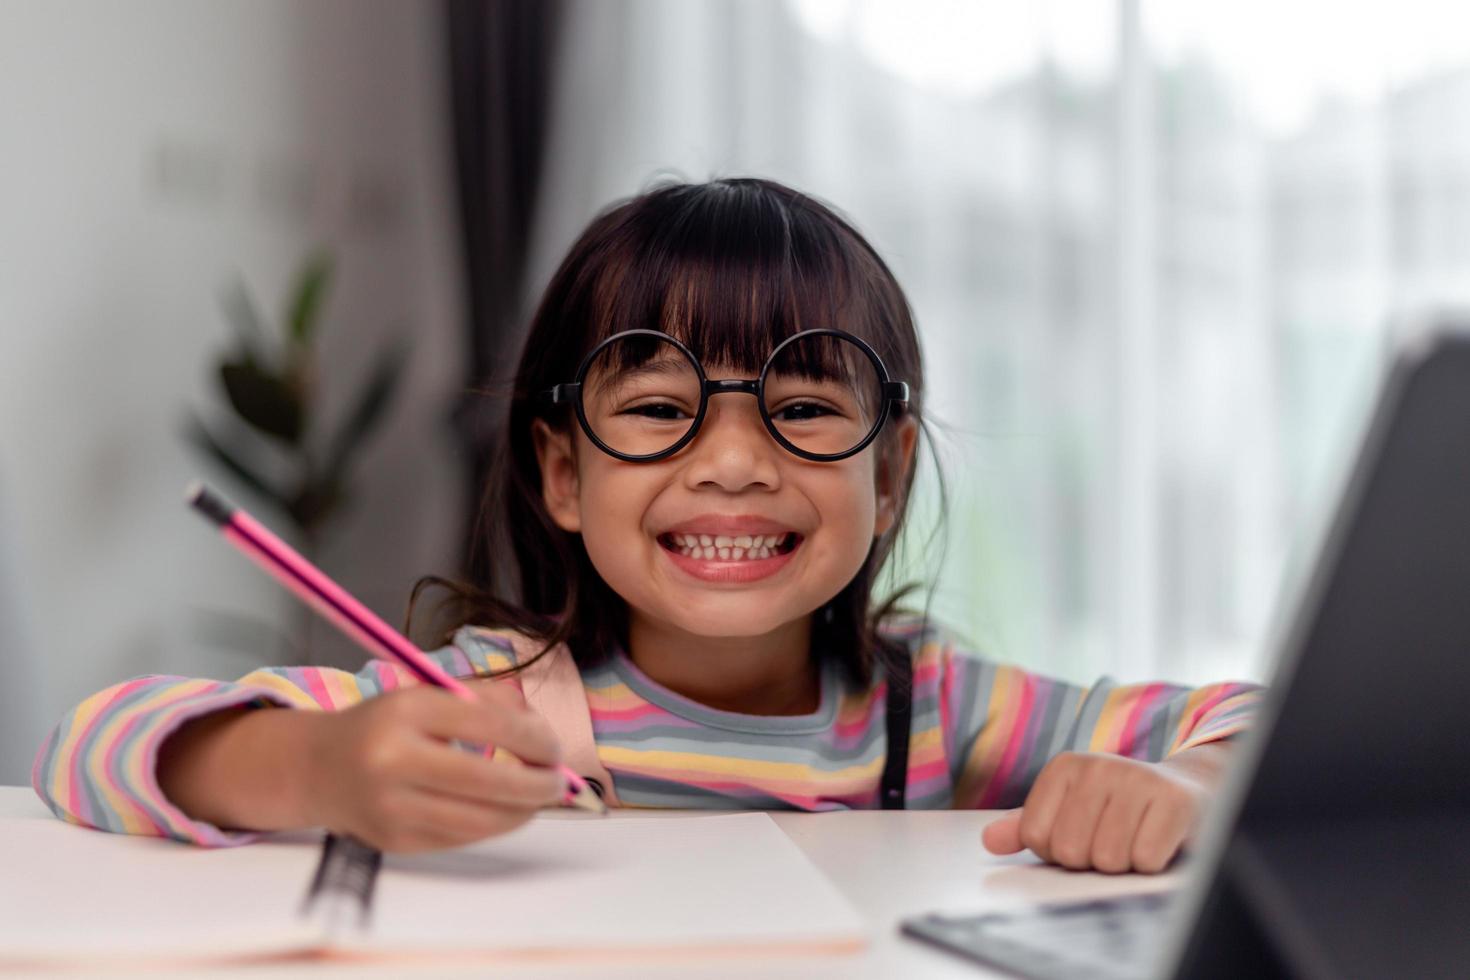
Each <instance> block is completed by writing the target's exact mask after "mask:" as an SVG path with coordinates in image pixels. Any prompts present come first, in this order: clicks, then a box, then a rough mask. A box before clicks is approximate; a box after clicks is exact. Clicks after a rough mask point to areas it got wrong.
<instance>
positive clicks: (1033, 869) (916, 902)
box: [0, 787, 1181, 980]
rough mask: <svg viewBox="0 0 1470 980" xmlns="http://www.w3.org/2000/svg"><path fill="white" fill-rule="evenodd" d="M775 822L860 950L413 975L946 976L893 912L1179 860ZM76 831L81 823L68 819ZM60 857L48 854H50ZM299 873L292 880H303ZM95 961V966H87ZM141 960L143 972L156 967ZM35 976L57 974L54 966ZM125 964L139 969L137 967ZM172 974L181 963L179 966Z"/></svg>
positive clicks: (1018, 899) (4, 806)
mask: <svg viewBox="0 0 1470 980" xmlns="http://www.w3.org/2000/svg"><path fill="white" fill-rule="evenodd" d="M37 815H47V816H49V814H48V813H47V811H46V808H45V806H44V805H43V804H42V803H41V802H40V800H39V799H37V798H36V795H35V793H33V792H32V791H31V790H30V788H28V787H0V832H3V829H4V823H5V821H6V820H7V819H15V818H34V817H36V816H37ZM680 815H681V814H680V813H679V812H678V811H672V812H667V811H615V812H614V814H613V815H612V819H617V820H660V819H676V818H677V817H678V816H680ZM771 816H772V818H773V819H774V820H775V822H776V824H777V825H778V826H779V827H780V828H781V830H783V831H784V832H785V833H786V834H787V835H788V836H789V837H790V838H791V840H792V841H793V842H795V843H796V845H797V846H798V847H800V848H801V850H802V851H803V852H804V853H805V854H806V856H807V857H808V858H810V859H811V860H812V862H813V863H814V864H815V865H816V866H817V867H818V868H819V869H820V870H821V871H822V872H823V873H824V874H826V875H827V876H828V878H829V879H831V881H832V883H833V884H835V885H836V886H837V887H838V888H839V889H840V890H841V891H842V892H843V894H845V895H846V896H847V898H848V899H849V900H850V901H851V902H852V904H853V905H854V906H855V907H856V908H857V909H858V911H859V912H861V913H862V914H863V915H864V917H865V918H866V919H867V920H868V922H869V924H870V933H869V946H868V948H867V950H866V951H864V952H863V953H860V954H856V955H848V956H822V957H817V956H810V957H786V958H780V959H771V958H765V957H762V958H759V959H757V958H741V959H737V960H723V961H718V962H712V961H708V960H702V961H693V960H689V959H681V960H678V961H665V962H660V963H648V964H641V965H639V966H638V967H637V968H630V969H621V968H619V969H607V968H606V967H601V968H597V969H589V968H586V967H585V966H583V967H571V966H555V967H532V966H524V965H521V964H517V966H516V968H515V969H514V970H512V971H507V970H505V969H504V968H503V967H497V968H494V969H490V968H487V967H485V966H480V967H476V968H462V969H459V968H446V967H444V966H442V965H436V966H434V967H432V968H431V969H425V970H424V971H423V972H422V973H416V974H414V975H421V976H436V977H445V976H453V977H469V976H485V975H489V974H490V973H492V972H493V973H494V974H495V975H496V976H507V975H515V976H529V977H538V978H539V977H545V978H552V977H589V976H596V977H598V978H600V980H605V978H614V977H628V978H633V977H638V978H644V977H650V978H665V977H667V978H674V977H688V976H700V977H715V978H724V977H729V978H735V977H741V978H744V977H749V976H752V975H756V974H759V975H760V976H762V977H819V978H833V980H838V978H841V980H847V978H854V977H900V976H901V977H903V978H905V980H911V978H920V977H955V978H964V980H975V978H977V977H982V976H1002V974H999V973H990V972H988V971H985V970H983V969H982V968H980V967H978V966H975V965H973V964H970V963H969V962H967V961H965V960H962V959H960V958H958V957H954V956H951V955H949V954H947V953H944V952H941V951H939V950H935V949H930V948H928V947H926V946H924V945H922V944H920V943H918V942H915V941H913V940H910V939H905V938H903V937H902V936H900V935H899V934H898V921H899V920H900V919H902V918H905V917H907V916H910V915H917V914H921V913H924V912H931V911H961V910H968V909H974V910H982V909H987V908H1002V907H1008V906H1014V905H1024V904H1029V903H1032V902H1037V901H1047V900H1057V899H1071V898H1093V897H1100V896H1105V895H1119V894H1124V893H1130V892H1142V891H1153V890H1157V889H1159V888H1164V887H1168V886H1170V885H1174V884H1178V877H1179V875H1180V874H1181V872H1180V871H1178V870H1174V871H1170V872H1169V873H1168V874H1165V875H1155V876H1143V875H1118V876H1109V875H1101V874H1093V873H1079V872H1071V871H1065V870H1062V869H1060V868H1054V867H1047V866H1043V865H1041V864H1040V863H1039V862H1038V861H1037V860H1036V859H1035V858H1034V857H1031V856H1030V854H1029V853H1027V854H1024V855H1015V856H1011V857H1005V858H1002V857H996V856H994V855H991V854H990V853H989V852H987V851H986V850H985V848H984V847H983V846H982V845H981V844H980V829H981V828H982V827H983V826H984V825H985V824H986V823H988V822H989V821H990V820H992V819H993V818H994V817H995V816H997V811H993V810H992V811H953V810H929V811H923V810H920V811H904V812H898V811H882V810H867V811H850V812H841V813H784V812H773V813H772V814H771ZM77 833H91V831H84V830H82V829H80V828H78V830H77ZM60 859H62V858H60V857H58V860H60ZM305 886H306V882H304V881H303V882H302V887H303V888H305ZM24 887H25V884H24V882H15V881H7V880H5V879H4V878H3V876H0V888H24ZM91 972H92V973H95V971H91ZM156 972H157V971H156V970H155V971H149V975H155V974H156ZM35 975H36V976H38V977H40V976H45V977H57V976H62V975H65V974H61V973H58V972H55V971H50V972H46V973H37V974H35ZM133 975H139V976H141V975H143V974H142V973H141V972H140V973H136V974H133ZM180 975H182V974H180ZM188 975H189V976H191V977H192V976H210V977H225V976H230V977H240V976H247V975H248V976H250V977H270V978H273V980H274V978H283V977H300V978H307V977H311V978H320V977H339V976H340V977H347V976H354V977H356V976H381V977H389V976H394V977H396V976H403V975H404V967H403V965H402V964H395V965H393V966H391V967H387V966H385V967H382V968H370V967H365V966H363V965H361V964H352V965H330V964H321V965H316V964H289V965H276V966H270V967H260V966H254V967H248V968H244V967H242V968H239V969H221V970H215V971H210V972H200V971H197V970H191V971H189V973H188Z"/></svg>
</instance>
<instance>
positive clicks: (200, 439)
mask: <svg viewBox="0 0 1470 980" xmlns="http://www.w3.org/2000/svg"><path fill="white" fill-rule="evenodd" d="M183 434H184V439H185V441H187V442H190V443H192V444H193V445H194V446H195V448H197V449H199V450H200V451H201V452H202V453H204V455H205V456H206V457H208V458H210V459H213V460H214V461H215V462H216V463H218V464H220V465H221V466H222V467H224V469H225V470H227V471H228V472H229V473H230V474H231V475H233V476H234V477H235V478H236V479H237V480H239V481H240V482H241V483H243V484H244V485H245V486H246V488H248V489H249V490H251V491H253V492H254V493H255V494H257V495H258V496H260V497H261V499H263V500H265V501H266V502H267V503H268V504H270V505H271V506H272V507H275V508H276V509H278V510H279V511H280V512H281V513H283V514H288V515H289V514H290V512H291V508H290V505H289V504H288V503H287V501H286V500H285V498H284V497H282V496H281V494H280V493H278V492H277V491H276V489H275V488H274V487H272V486H271V485H270V484H269V483H267V482H266V480H265V478H264V477H262V476H260V475H259V474H257V473H256V472H255V470H253V469H252V468H251V467H250V466H248V465H246V464H245V463H244V462H242V461H241V460H239V459H238V458H237V457H236V456H235V454H234V453H233V452H232V451H231V450H229V449H226V448H225V446H224V445H223V444H222V443H221V442H220V441H219V440H218V439H216V438H215V437H214V435H213V433H211V432H210V431H209V429H208V428H207V427H206V426H205V425H204V423H203V422H201V421H199V419H198V417H197V416H195V415H194V414H193V413H192V412H191V413H189V415H188V417H187V418H186V419H185V420H184V432H183Z"/></svg>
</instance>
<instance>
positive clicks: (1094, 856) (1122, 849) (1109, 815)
mask: <svg viewBox="0 0 1470 980" xmlns="http://www.w3.org/2000/svg"><path fill="white" fill-rule="evenodd" d="M1150 800H1151V797H1149V796H1147V795H1145V794H1142V793H1114V794H1112V795H1111V796H1109V797H1108V803H1107V806H1105V807H1103V811H1102V814H1101V815H1100V816H1099V817H1098V818H1097V831H1096V832H1095V833H1094V834H1093V835H1092V849H1091V855H1090V858H1091V861H1092V866H1093V867H1094V868H1095V869H1097V870H1098V871H1102V872H1105V873H1106V874H1122V873H1123V872H1125V871H1128V870H1129V869H1131V868H1132V867H1133V840H1134V838H1135V837H1137V836H1138V827H1139V824H1140V822H1141V821H1142V820H1143V815H1144V813H1145V812H1146V811H1147V810H1148V808H1149V802H1150Z"/></svg>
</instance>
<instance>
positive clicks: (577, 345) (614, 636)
mask: <svg viewBox="0 0 1470 980" xmlns="http://www.w3.org/2000/svg"><path fill="white" fill-rule="evenodd" d="M822 326H840V327H841V328H842V329H844V330H847V331H849V332H851V333H853V334H856V335H857V336H859V337H861V338H862V339H864V340H866V341H867V342H868V343H869V344H870V345H871V346H872V347H873V348H874V350H876V351H877V353H878V355H879V357H881V358H882V360H883V363H884V364H885V365H886V366H887V368H888V371H889V373H890V375H891V376H892V377H894V378H897V379H900V380H903V381H907V382H908V384H909V403H908V407H907V410H906V412H905V414H906V415H908V416H911V417H913V418H914V420H915V421H916V423H918V425H919V426H920V428H921V430H922V428H923V427H924V414H923V409H924V377H923V365H922V363H921V359H920V353H919V339H918V335H917V333H916V331H915V329H914V321H913V314H912V312H911V311H910V309H909V305H908V301H907V299H906V298H905V297H904V294H903V290H902V289H901V288H900V287H899V285H898V282H897V280H896V279H895V278H894V276H893V273H892V272H890V271H889V269H888V266H887V265H886V264H884V262H883V260H882V259H881V258H879V257H878V254H877V252H875V251H874V250H873V248H872V246H870V245H869V244H868V243H867V241H865V240H864V239H863V237H862V235H860V234H859V233H858V232H857V231H856V229H854V228H853V227H852V225H850V224H849V223H848V222H847V221H845V220H843V218H841V217H839V216H838V215H837V214H836V213H835V212H834V211H833V210H832V209H831V208H830V207H828V206H826V205H825V204H823V203H821V202H820V201H817V200H815V199H813V198H811V197H809V196H807V195H805V194H802V193H799V192H797V191H795V190H792V189H790V188H788V187H785V186H783V185H781V184H778V183H775V182H774V181H769V180H760V179H754V178H741V179H725V180H716V181H711V182H709V183H705V184H684V183H674V184H663V185H659V186H655V187H653V188H652V189H651V190H649V191H647V192H646V193H643V194H641V195H639V196H637V197H633V198H630V199H628V200H625V201H621V202H618V203H616V204H614V205H612V206H611V207H609V208H608V209H607V210H605V211H604V212H603V213H602V214H601V215H599V216H598V217H597V218H596V219H595V220H594V221H593V222H592V224H591V225H590V226H589V227H588V228H587V230H586V231H584V232H583V233H582V235H581V237H580V238H578V239H577V241H576V243H575V244H574V245H573V246H572V248H571V251H570V252H569V253H568V254H567V257H566V258H565V259H564V260H563V261H562V263H561V266H560V268H558V269H557V271H556V273H555V275H553V276H552V278H551V282H550V283H549V284H548V286H547V288H546V292H545V294H544V296H543V297H542V299H541V303H540V305H539V307H538V308H537V310H536V314H535V317H534V318H533V320H532V322H531V328H530V331H529V333H528V335H527V337H526V342H525V347H524V349H523V350H522V352H521V359H520V364H519V367H518V368H517V371H516V376H515V381H514V387H513V390H512V394H511V401H510V410H509V413H508V417H507V419H506V425H505V430H504V436H503V441H502V442H501V444H500V445H501V447H502V448H503V451H502V452H501V453H500V454H499V457H498V459H497V460H496V462H495V464H494V468H493V470H492V474H491V478H490V479H489V480H488V481H487V484H486V487H485V491H484V494H483V498H482V500H481V503H480V510H479V514H478V517H477V519H476V522H475V531H474V540H473V541H472V542H471V548H472V552H471V561H470V567H471V568H484V569H495V571H494V573H493V574H490V575H489V576H488V577H487V578H488V579H489V580H487V581H481V582H473V583H471V582H451V581H448V580H445V579H443V578H440V577H438V576H426V577H424V578H421V579H420V580H419V581H418V582H417V583H415V585H414V587H413V593H412V595H411V596H410V599H409V608H408V620H409V622H410V623H411V621H412V616H413V607H414V603H415V602H416V601H417V599H418V596H419V593H420V591H421V590H422V589H423V588H424V587H425V586H428V585H438V586H441V587H443V588H445V589H447V590H448V591H449V592H450V593H451V594H450V595H449V596H448V597H447V598H445V599H444V600H443V601H442V602H441V604H440V611H441V613H442V612H443V611H444V610H445V609H446V608H448V609H450V610H451V611H452V614H451V615H450V617H449V625H448V626H447V627H446V628H445V629H444V630H443V632H442V634H440V636H442V642H447V641H448V639H449V637H451V636H452V635H453V633H454V631H455V630H456V629H458V628H459V626H462V625H464V624H466V623H475V624H478V625H485V626H498V627H511V628H514V629H516V630H519V631H521V632H524V633H526V634H528V635H530V636H532V637H534V638H536V639H538V640H539V641H541V642H542V643H543V644H544V648H543V653H544V652H545V651H546V650H549V649H551V648H552V647H554V646H556V645H557V644H559V643H562V642H566V643H567V644H568V646H569V647H570V648H571V651H572V655H573V657H574V658H575V659H576V661H577V663H579V664H583V665H588V664H592V663H596V662H598V661H599V660H601V659H602V658H604V657H605V656H606V655H607V654H608V652H609V651H611V650H612V649H613V648H614V646H615V645H618V644H621V643H624V642H626V633H627V606H626V603H625V602H624V601H623V599H622V598H621V597H619V596H618V595H617V594H616V593H614V592H613V591H612V589H611V588H610V587H609V586H608V585H607V583H606V582H604V581H603V580H602V578H601V576H599V575H598V573H597V571H596V569H595V568H593V566H592V562H591V560H590V559H589V558H588V556H587V551H586V549H585V548H584V547H583V545H582V542H581V537H580V536H579V535H576V534H569V533H567V532H565V531H563V530H561V529H560V528H559V527H557V526H556V524H555V523H554V522H553V521H552V520H551V517H550V515H549V514H548V513H547V511H546V508H545V506H544V503H543V500H542V493H541V472H540V467H539V466H538V464H537V459H536V452H535V448H534V445H533V442H532V435H531V423H532V421H533V420H535V419H537V418H545V419H547V420H548V421H549V422H550V423H551V424H552V425H553V426H561V427H565V426H570V425H575V424H576V423H575V420H574V418H573V417H572V416H571V415H570V413H569V412H568V411H567V410H566V409H564V408H556V407H553V406H547V405H545V404H544V403H543V402H542V401H541V400H540V399H539V397H538V396H539V395H540V393H541V392H544V391H545V390H547V389H549V388H550V387H552V386H553V385H555V384H557V383H559V382H562V381H567V380H569V379H571V378H572V377H573V376H574V375H575V374H576V371H577V367H578V365H579V363H580V362H581V360H582V358H583V357H584V356H585V355H586V354H587V352H589V351H590V350H591V349H592V348H593V347H594V346H595V345H596V344H597V343H598V342H599V341H600V340H602V339H603V338H605V337H608V336H610V335H611V334H613V333H617V332H619V331H622V330H629V329H633V328H639V327H653V328H655V329H661V330H663V331H665V332H666V333H669V334H672V335H673V336H675V337H677V338H679V339H680V340H682V341H684V342H685V343H686V344H687V345H688V346H689V347H690V348H691V349H692V350H693V351H694V352H695V354H696V355H697V356H698V357H699V358H700V359H701V360H702V361H704V362H705V363H719V364H722V365H729V366H731V367H733V368H738V369H744V370H746V371H748V372H749V374H748V376H750V377H754V376H755V374H756V373H757V372H758V371H759V369H760V367H761V364H762V363H763V362H764V360H765V357H766V355H767V354H769V352H770V351H771V349H772V348H773V347H774V346H775V345H776V344H777V343H779V342H780V341H781V340H783V339H784V338H786V337H788V336H790V335H791V334H793V333H795V332H797V331H799V330H804V329H810V328H813V327H822ZM931 442H932V440H931ZM874 451H875V452H877V453H878V454H879V456H878V460H877V465H879V466H887V467H895V469H890V470H889V472H890V473H900V472H905V471H904V470H903V469H902V463H903V461H902V460H900V459H898V440H897V438H896V437H895V436H894V427H893V426H892V425H891V424H890V425H889V426H888V427H887V428H886V429H885V431H884V433H883V434H882V435H881V436H880V437H879V439H878V440H877V442H875V443H874ZM916 468H917V467H916V466H913V467H909V468H908V469H907V471H906V476H905V477H904V479H903V482H902V485H901V487H896V488H895V490H896V491H897V492H898V497H897V501H898V503H897V520H895V522H894V524H893V526H892V527H891V528H890V529H889V530H888V531H887V532H886V533H885V534H883V535H882V536H881V537H879V538H878V539H876V540H875V541H874V542H873V545H872V547H871V549H870V550H869V552H868V556H867V559H866V560H865V561H864V563H863V565H862V568H861V569H859V571H858V573H857V574H856V575H855V576H854V577H853V579H852V581H850V582H849V583H848V584H847V585H846V586H845V587H844V588H843V589H842V591H841V592H840V593H838V594H837V596H835V597H834V598H833V599H832V600H830V601H829V602H828V603H827V604H826V605H825V606H824V607H822V609H820V610H818V611H817V614H816V615H815V617H814V619H813V624H812V626H813V630H812V638H813V640H812V643H813V650H814V652H816V654H817V655H818V656H820V657H824V658H825V657H835V658H837V659H838V660H839V661H840V662H841V664H842V665H843V667H844V669H845V673H846V675H847V677H848V678H849V680H850V681H852V682H854V683H856V684H859V685H863V686H866V685H867V684H868V683H870V682H871V680H872V678H873V668H874V666H875V663H879V664H881V665H886V664H887V663H888V662H889V658H891V657H894V656H898V655H900V653H899V650H898V649H897V648H896V647H892V648H891V647H890V645H889V644H887V643H885V641H884V640H883V639H882V637H881V636H880V635H879V632H878V625H879V623H880V622H881V621H882V619H883V618H884V617H885V616H888V615H889V614H891V613H892V611H893V610H894V608H895V605H896V603H897V601H898V600H899V598H901V596H902V595H903V594H904V593H906V592H907V591H909V589H908V588H905V589H903V590H900V591H899V593H898V594H896V595H894V596H893V597H891V598H890V599H889V600H888V601H887V602H885V603H883V604H882V605H881V606H879V607H877V608H873V603H872V591H873V587H874V581H875V579H876V578H877V576H878V573H879V570H880V569H881V568H882V567H883V563H884V561H885V560H886V559H887V558H888V555H889V553H890V551H891V550H892V548H893V544H894V540H895V539H896V538H897V536H898V534H899V533H900V531H901V529H902V526H903V517H904V512H905V511H906V509H907V503H908V498H909V491H910V489H911V487H912V484H913V474H914V471H915V469H916ZM506 556H510V557H511V558H512V559H513V560H512V561H510V562H507V561H505V560H504V559H505V557H506ZM496 580H498V581H496ZM910 588H911V587H910ZM522 666H524V665H522Z"/></svg>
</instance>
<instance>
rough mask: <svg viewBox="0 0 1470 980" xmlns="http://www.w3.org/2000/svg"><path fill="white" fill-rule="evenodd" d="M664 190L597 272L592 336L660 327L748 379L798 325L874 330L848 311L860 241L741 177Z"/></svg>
mask: <svg viewBox="0 0 1470 980" xmlns="http://www.w3.org/2000/svg"><path fill="white" fill-rule="evenodd" d="M694 190H698V191H700V193H691V192H690V191H694ZM665 194H666V195H667V197H665V198H663V199H662V200H658V201H657V204H656V205H654V206H651V207H648V208H646V209H645V213H644V214H642V215H640V219H639V220H637V221H635V222H633V223H632V226H631V227H629V228H627V229H626V231H627V233H628V234H629V236H630V238H631V239H632V240H631V241H629V242H627V243H626V244H627V245H628V246H629V247H627V248H624V249H621V250H620V251H621V253H622V255H623V256H625V261H624V262H622V263H609V265H608V266H605V267H604V269H603V270H602V277H601V281H600V282H599V283H598V284H597V287H596V288H595V293H596V294H597V296H598V299H597V301H596V302H595V304H594V305H595V307H596V313H597V321H598V322H597V324H596V325H595V327H594V335H593V338H592V342H593V343H594V344H595V343H597V342H600V341H601V340H603V339H606V338H607V337H610V336H612V335H613V334H615V333H621V332H623V331H626V330H635V329H651V330H659V331H662V332H663V333H666V334H668V335H670V336H672V337H674V338H676V339H678V340H679V341H681V342H682V343H684V344H685V345H686V346H687V347H689V349H690V350H691V351H693V352H694V355H695V356H696V357H697V358H699V360H700V362H701V363H702V364H704V365H706V367H707V368H708V369H711V370H715V369H718V370H717V373H723V372H726V371H734V372H736V373H739V374H742V375H744V376H747V377H754V376H755V375H756V374H757V373H759V371H760V369H761V366H762V365H763V364H764V363H765V361H766V358H767V357H769V356H770V354H771V352H772V351H773V350H775V348H776V347H777V346H778V345H779V344H780V343H781V342H782V341H784V340H786V339H787V338H788V337H790V336H792V335H793V334H796V333H798V332H800V331H803V330H812V329H816V328H820V327H838V328H841V329H844V330H847V331H849V332H851V333H854V334H856V335H858V336H860V337H863V338H864V339H869V338H872V337H875V336H881V335H882V334H883V333H884V331H882V330H881V329H876V330H875V329H874V326H875V325H874V324H870V323H866V322H855V320H859V319H862V318H859V317H855V316H854V315H853V311H856V310H865V309H866V306H867V304H864V303H863V302H862V300H861V297H859V295H858V294H857V293H858V288H859V287H858V284H859V283H860V282H861V281H862V279H863V278H864V277H863V276H861V275H860V274H859V273H858V270H856V269H855V268H854V267H853V266H854V258H855V257H858V258H859V260H860V255H861V249H860V247H858V246H857V244H856V243H855V242H846V241H841V240H839V238H838V236H837V235H836V234H834V232H833V229H832V228H831V227H830V224H829V223H826V222H821V221H818V220H813V218H812V216H810V215H808V214H807V213H806V212H805V210H804V209H803V208H801V207H799V206H793V205H794V204H795V203H796V202H792V201H789V200H785V199H781V198H778V197H776V195H773V194H771V193H769V192H768V191H766V190H764V189H763V188H759V187H750V186H741V185H735V186H717V187H715V188H710V187H703V188H697V189H696V188H673V189H669V190H667V191H665ZM650 203H652V202H650ZM870 342H871V340H870Z"/></svg>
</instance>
